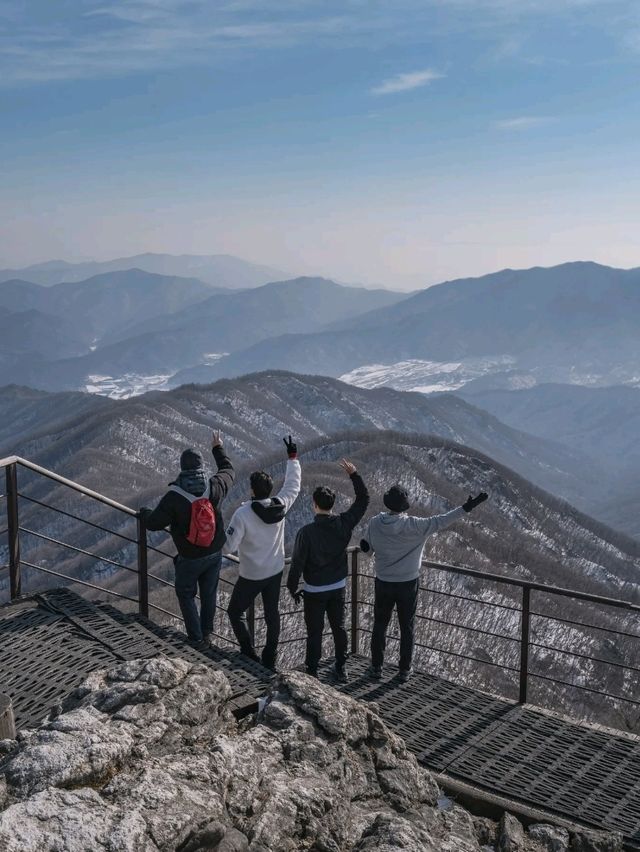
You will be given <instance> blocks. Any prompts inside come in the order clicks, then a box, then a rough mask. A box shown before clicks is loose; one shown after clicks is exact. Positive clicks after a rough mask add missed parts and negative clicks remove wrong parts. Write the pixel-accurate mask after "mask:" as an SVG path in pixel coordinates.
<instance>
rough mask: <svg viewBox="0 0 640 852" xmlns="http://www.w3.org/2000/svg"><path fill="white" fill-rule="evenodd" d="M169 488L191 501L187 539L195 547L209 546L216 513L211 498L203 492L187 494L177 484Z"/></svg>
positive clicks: (213, 535)
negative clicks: (200, 493)
mask: <svg viewBox="0 0 640 852" xmlns="http://www.w3.org/2000/svg"><path fill="white" fill-rule="evenodd" d="M171 490H172V491H176V492H177V493H178V494H181V495H182V496H183V497H186V499H187V500H188V501H189V503H191V521H190V522H189V532H188V533H187V541H188V542H189V543H190V544H195V545H196V547H210V546H211V542H212V541H213V540H214V538H215V537H216V513H215V509H214V508H213V504H212V502H211V500H209V498H208V497H206V496H205V495H204V494H203V495H201V496H200V497H196V496H195V495H194V494H189V492H188V491H183V490H182V488H180V487H179V486H177V485H172V486H171Z"/></svg>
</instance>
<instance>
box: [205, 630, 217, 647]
mask: <svg viewBox="0 0 640 852" xmlns="http://www.w3.org/2000/svg"><path fill="white" fill-rule="evenodd" d="M202 642H203V644H204V645H206V646H207V648H210V647H211V646H212V645H215V642H214V641H213V633H205V634H204V636H203V637H202Z"/></svg>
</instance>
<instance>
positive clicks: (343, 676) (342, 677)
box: [333, 663, 349, 683]
mask: <svg viewBox="0 0 640 852" xmlns="http://www.w3.org/2000/svg"><path fill="white" fill-rule="evenodd" d="M333 676H334V677H335V679H336V680H337V681H338V682H339V683H347V681H348V680H349V677H348V675H347V670H346V669H345V667H344V666H339V665H338V664H337V663H335V664H334V666H333Z"/></svg>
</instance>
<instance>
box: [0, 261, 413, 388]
mask: <svg viewBox="0 0 640 852" xmlns="http://www.w3.org/2000/svg"><path fill="white" fill-rule="evenodd" d="M402 298H403V295H402V294H399V293H393V292H391V291H388V290H363V289H360V288H356V287H345V286H341V285H339V284H336V283H335V282H333V281H329V280H326V279H320V278H298V279H294V280H293V281H281V282H273V283H270V284H266V285H263V286H260V287H256V288H252V289H246V290H241V291H233V290H228V289H226V290H225V289H221V288H214V287H212V286H210V285H208V284H205V283H204V282H202V281H199V280H198V279H193V278H176V277H170V276H163V275H156V274H154V273H149V272H144V271H142V270H139V269H130V270H126V271H124V272H110V273H103V274H101V275H98V276H95V277H93V278H90V279H87V280H86V281H80V282H77V283H69V282H67V283H63V284H57V285H53V286H51V287H42V286H40V285H38V284H33V283H31V282H26V281H19V280H10V281H5V282H2V283H0V308H3V309H4V310H5V311H7V312H9V314H7V318H6V321H7V322H9V321H10V322H11V323H12V325H13V327H14V330H15V335H16V336H17V337H18V338H19V340H20V342H21V348H20V349H19V350H18V349H16V346H15V344H14V342H13V341H12V340H9V339H7V340H6V341H4V342H3V344H2V347H3V348H4V349H6V357H5V361H6V364H7V368H6V369H5V370H4V372H3V373H1V372H0V381H2V380H4V381H5V382H6V383H9V382H17V383H23V384H26V385H29V386H32V387H39V388H43V389H50V390H55V389H63V388H68V389H75V388H84V387H86V386H87V385H88V384H89V383H90V381H91V378H92V377H96V376H98V377H99V376H107V377H114V376H116V377H117V376H121V375H125V374H131V375H136V376H140V375H142V376H145V375H158V374H161V375H165V376H171V375H173V374H175V373H176V372H177V371H179V370H180V369H181V368H183V367H184V366H185V364H187V365H188V364H201V363H207V362H208V361H209V360H211V358H213V357H221V356H222V355H224V353H226V352H229V351H235V350H236V349H238V348H239V347H242V346H243V345H245V343H246V341H247V340H260V339H264V338H267V337H269V336H274V335H278V334H282V333H283V332H286V331H290V330H292V329H296V330H300V331H309V332H311V331H316V330H318V329H321V328H324V327H325V326H327V325H328V324H329V323H331V322H333V321H335V320H336V318H340V319H344V318H353V317H355V316H357V315H358V314H360V313H362V312H364V311H367V310H369V309H373V308H378V307H382V306H390V305H393V304H395V303H396V302H398V301H399V300H401V299H402ZM34 310H37V311H39V312H40V313H41V315H42V316H43V318H44V319H43V321H44V322H46V321H47V317H48V322H49V326H50V331H49V337H51V338H52V339H51V342H50V344H49V345H48V346H47V347H46V349H45V351H42V347H43V342H42V340H41V339H40V337H39V335H37V334H35V335H34V334H31V333H30V329H29V322H31V323H32V322H33V319H31V318H30V317H29V316H28V312H29V311H34ZM2 351H3V350H2V349H1V348H0V353H1V352H2ZM56 351H57V357H56ZM18 356H21V357H18ZM45 356H48V357H45ZM65 356H66V357H65ZM0 367H1V363H0Z"/></svg>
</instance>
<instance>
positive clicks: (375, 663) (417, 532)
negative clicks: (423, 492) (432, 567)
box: [360, 485, 487, 680]
mask: <svg viewBox="0 0 640 852" xmlns="http://www.w3.org/2000/svg"><path fill="white" fill-rule="evenodd" d="M382 499H383V503H384V505H385V507H386V508H387V509H388V510H389V511H388V512H381V513H380V514H379V515H376V516H375V517H373V518H371V520H370V521H369V523H368V524H367V528H366V530H365V533H364V536H363V538H362V540H361V542H360V549H361V550H362V552H363V553H372V554H373V555H374V566H375V597H374V610H373V630H372V633H371V668H370V669H369V674H370V676H371V677H373V678H374V679H375V680H379V679H380V678H381V677H382V664H383V662H384V652H385V647H386V631H387V627H388V626H389V621H390V620H391V616H392V614H393V611H394V609H395V610H396V611H397V614H398V626H399V628H400V658H399V661H398V668H399V676H400V679H401V680H407V678H408V677H409V676H410V674H411V660H412V657H413V634H414V624H415V616H416V607H417V602H418V588H419V585H420V580H419V577H420V569H421V567H422V556H423V553H424V546H425V544H426V540H427V538H428V537H429V536H430V535H433V534H434V533H437V532H439V531H440V530H443V529H446V528H447V527H448V526H449V525H450V524H453V523H455V522H456V521H457V520H459V519H460V518H462V517H464V515H465V514H466V513H468V512H471V511H472V510H473V509H474V508H475V507H476V506H479V505H480V504H481V503H483V502H484V501H485V500H486V499H487V495H486V494H485V493H484V492H481V493H480V494H479V495H478V496H477V497H471V496H470V497H469V499H468V500H467V501H466V502H465V503H464V504H463V505H462V506H458V508H457V509H452V510H451V511H450V512H445V514H444V515H433V516H432V517H430V518H420V517H417V516H416V515H408V514H407V512H408V510H409V508H410V502H409V494H408V492H407V490H406V489H405V488H403V487H402V486H401V485H393V486H392V487H391V488H390V489H389V490H388V491H387V492H386V493H385V495H384V497H383V498H382Z"/></svg>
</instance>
